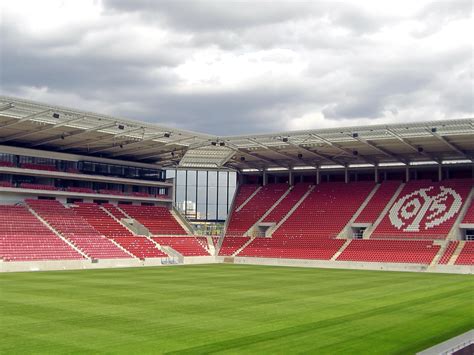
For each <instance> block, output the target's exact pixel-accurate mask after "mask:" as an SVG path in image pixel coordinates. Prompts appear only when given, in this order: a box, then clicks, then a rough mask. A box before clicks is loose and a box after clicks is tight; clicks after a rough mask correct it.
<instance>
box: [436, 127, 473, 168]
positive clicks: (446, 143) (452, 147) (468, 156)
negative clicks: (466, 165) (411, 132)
mask: <svg viewBox="0 0 474 355" xmlns="http://www.w3.org/2000/svg"><path fill="white" fill-rule="evenodd" d="M427 131H428V132H430V133H431V135H432V136H433V137H436V138H437V139H438V140H439V141H440V142H443V143H444V144H445V145H446V146H448V147H449V148H451V150H453V151H455V152H456V153H458V154H460V155H461V156H463V157H464V158H465V159H471V160H472V159H473V157H472V156H470V155H469V154H466V152H463V151H462V150H461V149H460V148H458V147H457V146H456V145H454V144H453V143H451V142H450V141H448V140H447V139H446V138H445V137H443V136H441V135H439V134H438V133H437V132H433V130H432V129H428V130H427Z"/></svg>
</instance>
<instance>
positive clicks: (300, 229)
mask: <svg viewBox="0 0 474 355" xmlns="http://www.w3.org/2000/svg"><path fill="white" fill-rule="evenodd" d="M373 188H374V183H371V182H354V183H349V184H346V183H339V182H331V183H323V184H320V185H317V186H316V187H315V188H314V190H313V191H312V192H311V193H310V194H309V195H308V197H306V199H305V200H304V201H303V203H302V204H301V205H299V206H298V208H297V209H296V210H295V211H294V212H293V213H292V214H291V216H290V217H289V218H288V219H287V220H286V221H285V222H284V223H283V224H282V225H281V226H280V227H279V228H278V229H277V230H276V231H275V233H274V234H273V236H274V237H275V236H291V237H293V236H311V237H315V238H317V237H323V238H331V237H335V236H337V235H338V234H339V232H341V231H342V229H343V228H344V227H345V226H346V225H347V223H348V222H349V220H350V219H351V218H352V216H353V215H354V214H355V212H356V211H357V210H358V209H359V207H360V205H361V204H362V203H363V202H364V200H365V199H366V198H367V196H368V195H369V193H370V191H371V190H372V189H373ZM348 196H350V198H348Z"/></svg>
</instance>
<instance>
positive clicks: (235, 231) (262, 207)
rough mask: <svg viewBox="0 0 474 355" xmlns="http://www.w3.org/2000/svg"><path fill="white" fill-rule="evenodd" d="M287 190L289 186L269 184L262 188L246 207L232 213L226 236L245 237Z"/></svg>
mask: <svg viewBox="0 0 474 355" xmlns="http://www.w3.org/2000/svg"><path fill="white" fill-rule="evenodd" d="M244 186H245V185H244ZM287 190H288V185H287V184H268V185H266V186H264V187H262V188H261V189H260V190H259V191H258V192H257V193H256V194H255V195H254V196H253V197H252V199H251V200H250V201H249V202H247V204H246V205H245V206H243V207H242V208H241V209H240V210H237V209H234V211H232V213H231V215H230V221H229V224H228V226H227V231H226V235H234V236H242V235H244V234H245V233H246V232H247V231H248V230H249V229H250V227H252V226H253V225H254V224H255V223H256V222H257V221H258V220H259V219H260V218H261V217H262V216H263V215H264V214H265V212H267V211H268V210H269V209H270V208H271V207H272V206H273V205H274V204H275V203H276V202H277V201H278V199H279V198H280V197H281V196H282V195H283V194H284V193H285V192H286V191H287ZM239 200H242V197H240V198H239Z"/></svg>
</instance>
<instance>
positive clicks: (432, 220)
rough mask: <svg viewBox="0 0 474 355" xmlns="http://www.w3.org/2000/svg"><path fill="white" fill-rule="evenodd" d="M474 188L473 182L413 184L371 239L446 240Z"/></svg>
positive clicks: (400, 197) (405, 188)
mask: <svg viewBox="0 0 474 355" xmlns="http://www.w3.org/2000/svg"><path fill="white" fill-rule="evenodd" d="M471 189H472V180H467V179H466V180H445V181H441V182H431V181H420V180H419V181H411V182H408V183H407V184H406V185H405V187H404V188H403V190H402V191H401V193H400V195H399V196H398V199H397V200H396V201H395V202H394V204H393V205H392V206H391V208H390V210H389V211H388V213H387V215H386V216H385V217H384V218H383V220H382V222H381V223H380V224H379V225H378V227H377V228H376V229H375V231H374V232H373V233H372V236H371V238H412V239H413V238H418V239H420V238H422V239H423V238H425V239H444V238H446V237H447V235H448V233H449V231H450V230H451V228H452V226H453V224H454V222H455V221H456V218H457V216H458V215H459V212H460V210H461V208H462V205H463V203H465V200H466V198H467V196H468V195H469V192H470V191H471Z"/></svg>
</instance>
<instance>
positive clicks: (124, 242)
mask: <svg viewBox="0 0 474 355" xmlns="http://www.w3.org/2000/svg"><path fill="white" fill-rule="evenodd" d="M113 240H114V241H115V242H116V243H118V244H120V245H121V246H122V247H123V248H124V249H127V250H128V251H129V252H130V253H132V254H133V255H135V256H136V257H137V258H140V259H146V258H167V257H168V254H166V253H164V252H163V251H161V250H160V249H158V247H157V246H156V245H155V244H154V243H153V242H152V241H151V240H149V239H148V238H146V237H141V236H140V237H136V236H132V237H114V238H113Z"/></svg>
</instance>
